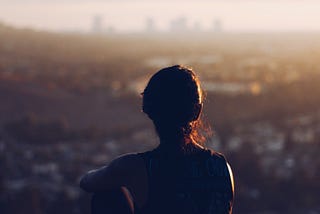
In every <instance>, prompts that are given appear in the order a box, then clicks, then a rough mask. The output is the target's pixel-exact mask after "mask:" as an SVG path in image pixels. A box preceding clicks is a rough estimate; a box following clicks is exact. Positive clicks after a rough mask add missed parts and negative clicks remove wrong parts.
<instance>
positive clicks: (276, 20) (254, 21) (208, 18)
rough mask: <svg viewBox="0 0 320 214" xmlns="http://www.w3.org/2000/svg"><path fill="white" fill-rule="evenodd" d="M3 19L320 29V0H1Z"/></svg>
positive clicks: (163, 27)
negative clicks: (100, 20)
mask: <svg viewBox="0 0 320 214" xmlns="http://www.w3.org/2000/svg"><path fill="white" fill-rule="evenodd" d="M0 3H1V7H0V21H1V22H4V23H7V24H9V25H13V26H17V27H27V28H35V29H41V30H49V31H83V32H88V31H91V30H92V23H93V19H94V17H95V16H97V15H98V16H100V17H101V18H102V23H103V26H105V28H108V29H113V30H114V31H117V32H139V31H143V30H145V29H146V26H147V22H148V21H147V20H150V19H151V20H152V21H153V23H154V28H155V29H157V30H158V31H169V30H170V25H171V24H172V22H174V21H175V20H177V19H181V18H185V24H186V26H187V27H188V28H193V29H201V30H204V31H207V30H211V29H212V28H213V27H214V23H215V21H216V20H218V21H221V23H222V25H223V29H224V30H226V31H241V32H243V31H251V32H261V31H273V32H274V31H276V32H279V31H280V32H284V31H320V25H319V24H318V23H319V21H320V15H319V13H318V12H319V11H320V2H319V1H315V0H307V1H288V0H283V1H274V0H271V1H267V0H257V1H253V0H251V1H250V0H238V1H236V0H228V1H221V0H215V1H208V0H200V1H195V0H189V1H181V0H173V1H167V0H165V1H156V0H152V1H145V0H135V1H129V0H121V1H114V0H108V1H101V0H94V1H89V0H81V1H75V0H58V1H50V0H45V1H40V0H26V1H20V0H12V1H7V0H0Z"/></svg>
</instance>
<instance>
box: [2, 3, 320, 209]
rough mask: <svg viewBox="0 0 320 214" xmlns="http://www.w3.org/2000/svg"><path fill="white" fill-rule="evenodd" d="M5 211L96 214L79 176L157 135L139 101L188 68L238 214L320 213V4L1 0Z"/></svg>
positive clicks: (150, 145)
mask: <svg viewBox="0 0 320 214" xmlns="http://www.w3.org/2000/svg"><path fill="white" fill-rule="evenodd" d="M0 4H1V7H0V171H1V172H0V213H3V214H9V213H13V214H19V213H28V214H29V213H30V214H38V213H39V214H40V213H41V214H43V213H45V214H53V213H62V214H63V213H74V214H80V213H81V214H82V213H83V214H88V213H89V208H90V206H89V200H90V195H89V194H86V193H85V192H83V191H82V190H80V188H79V186H78V183H79V178H80V176H81V175H82V174H83V173H85V172H86V171H88V170H89V169H93V168H97V167H100V166H102V165H104V164H108V162H109V161H110V160H111V159H113V158H115V157H116V156H118V155H119V154H123V153H126V152H138V151H145V150H148V149H151V148H154V147H155V146H156V145H157V144H158V139H157V137H156V134H155V132H154V129H153V126H152V123H151V122H150V121H149V120H148V119H147V117H146V116H145V115H144V114H143V113H142V112H141V97H140V92H142V90H143V89H144V86H145V85H146V83H147V80H148V78H150V77H151V75H152V74H153V73H155V72H156V71H158V70H159V69H161V68H163V67H166V66H170V65H174V64H184V65H187V66H190V67H192V68H193V69H194V70H195V71H196V72H197V73H198V75H199V76H200V80H201V81H202V86H203V87H204V89H205V90H206V102H205V111H204V115H205V118H206V121H207V122H208V123H209V124H210V125H211V127H212V130H213V131H214V135H213V137H212V138H210V139H208V140H207V143H206V145H207V146H208V147H209V148H212V149H214V150H217V151H219V152H222V153H224V154H225V155H226V157H227V159H228V161H229V162H230V164H231V166H232V168H233V171H234V176H235V185H236V189H235V192H236V197H235V207H234V213H241V214H278V213H293V214H298V213H299V214H300V213H303V214H317V213H320V203H319V199H320V191H319V190H320V182H319V180H320V170H319V169H320V156H319V154H318V153H319V152H320V108H319V107H320V86H319V82H320V64H319V59H320V25H319V23H320V15H319V11H320V2H319V1H312V0H306V1H289V0H282V1H275V0H256V1H254V0H227V1H222V0H212V1H209V0H198V1H196V0H184V1H182V0H171V1H169V0H162V1H156V0H148V1H146V0H145V1H144V0H134V1H133V0H118V1H115V0H104V1H103V0H91V1H89V0H77V1H76V0H56V1H53V0H41V1H40V0H23V1H22V0H10V1H6V0H0Z"/></svg>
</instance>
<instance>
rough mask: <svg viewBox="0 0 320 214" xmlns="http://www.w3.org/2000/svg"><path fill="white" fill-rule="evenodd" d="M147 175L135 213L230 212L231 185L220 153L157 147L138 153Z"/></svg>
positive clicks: (206, 150) (205, 150) (198, 149)
mask: <svg viewBox="0 0 320 214" xmlns="http://www.w3.org/2000/svg"><path fill="white" fill-rule="evenodd" d="M139 156H141V157H142V158H143V160H144V162H145V167H146V170H147V175H148V199H147V201H146V203H145V205H144V206H143V207H142V208H138V207H137V208H136V209H135V213H186V214H187V213H190V214H191V213H192V214H195V213H199V214H200V213H230V212H231V209H232V200H233V190H232V189H233V187H232V185H233V184H232V181H231V179H230V173H229V169H228V165H227V162H226V160H225V158H224V156H223V155H221V154H219V153H216V152H212V151H211V150H208V149H203V148H202V149H200V148H197V149H194V151H192V152H189V153H187V154H181V153H180V154H177V153H172V152H166V150H165V149H162V148H161V147H158V148H157V149H155V150H153V151H149V152H145V153H139Z"/></svg>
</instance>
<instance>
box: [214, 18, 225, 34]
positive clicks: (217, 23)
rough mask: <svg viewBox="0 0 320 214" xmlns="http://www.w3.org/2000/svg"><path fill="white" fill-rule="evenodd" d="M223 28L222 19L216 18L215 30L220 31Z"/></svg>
mask: <svg viewBox="0 0 320 214" xmlns="http://www.w3.org/2000/svg"><path fill="white" fill-rule="evenodd" d="M222 30H223V26H222V21H221V20H220V19H215V20H214V21H213V31H214V32H216V33H220V32H222Z"/></svg>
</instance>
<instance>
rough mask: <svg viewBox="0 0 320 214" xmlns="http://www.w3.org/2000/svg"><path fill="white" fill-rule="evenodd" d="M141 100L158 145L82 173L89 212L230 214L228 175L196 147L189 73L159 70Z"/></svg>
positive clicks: (193, 84)
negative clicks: (90, 196)
mask: <svg viewBox="0 0 320 214" xmlns="http://www.w3.org/2000/svg"><path fill="white" fill-rule="evenodd" d="M142 95H143V106H142V108H143V112H144V113H146V114H147V115H148V117H149V118H150V119H151V120H152V121H153V123H154V126H155V129H156V131H157V134H158V136H159V138H160V144H159V146H158V147H157V148H155V149H154V150H152V151H147V152H143V153H138V154H126V155H123V156H120V157H118V158H116V159H115V160H113V161H112V162H111V163H110V165H109V166H105V167H102V168H100V169H97V170H94V171H90V172H88V173H87V174H86V175H85V176H84V177H83V178H82V179H81V182H80V186H81V187H82V188H83V189H84V190H86V191H88V192H94V193H95V194H94V196H93V199H92V212H93V213H95V214H97V213H143V214H145V213H148V214H157V213H162V214H165V213H169V214H170V213H175V214H180V213H181V214H182V213H183V214H189V213H190V214H201V213H206V214H210V213H215V214H216V213H218V214H220V213H231V212H232V204H233V177H232V172H231V169H230V167H229V165H228V163H227V162H226V160H225V158H224V156H223V155H222V154H219V153H217V152H214V151H212V150H209V149H206V148H204V147H202V146H201V145H200V142H201V141H203V140H204V139H203V137H201V133H200V132H199V126H200V123H201V120H200V114H201V111H202V105H203V94H202V90H201V88H200V84H199V80H198V79H197V77H196V75H195V74H194V72H193V71H192V70H191V69H189V68H186V67H183V66H179V65H176V66H172V67H168V68H164V69H162V70H160V71H159V72H157V73H156V74H154V75H153V76H152V78H151V79H150V81H149V83H148V85H147V86H146V88H145V90H144V91H143V93H142ZM123 187H125V189H124V188H123Z"/></svg>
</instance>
